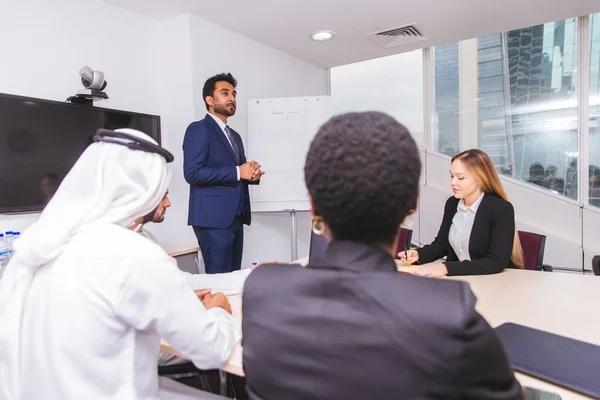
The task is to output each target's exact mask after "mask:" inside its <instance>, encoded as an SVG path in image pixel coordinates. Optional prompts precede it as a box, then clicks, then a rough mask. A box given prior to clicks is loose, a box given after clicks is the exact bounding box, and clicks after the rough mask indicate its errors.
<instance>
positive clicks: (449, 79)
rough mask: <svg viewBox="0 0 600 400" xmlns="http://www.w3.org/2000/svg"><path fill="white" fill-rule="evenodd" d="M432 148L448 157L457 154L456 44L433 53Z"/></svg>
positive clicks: (458, 112)
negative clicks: (433, 114) (433, 113)
mask: <svg viewBox="0 0 600 400" xmlns="http://www.w3.org/2000/svg"><path fill="white" fill-rule="evenodd" d="M433 60H434V61H433V68H434V70H433V74H434V75H433V76H434V88H435V89H434V104H435V117H434V148H435V149H436V151H439V152H440V153H443V154H446V155H448V156H450V157H452V156H453V155H455V154H457V153H460V148H461V146H460V120H459V116H460V105H459V102H458V92H459V87H458V43H449V44H444V45H441V46H437V47H435V48H434V49H433Z"/></svg>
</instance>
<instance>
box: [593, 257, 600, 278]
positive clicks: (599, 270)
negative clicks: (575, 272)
mask: <svg viewBox="0 0 600 400" xmlns="http://www.w3.org/2000/svg"><path fill="white" fill-rule="evenodd" d="M592 271H594V275H596V276H600V256H594V258H592Z"/></svg>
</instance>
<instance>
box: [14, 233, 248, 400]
mask: <svg viewBox="0 0 600 400" xmlns="http://www.w3.org/2000/svg"><path fill="white" fill-rule="evenodd" d="M92 228H93V227H90V228H86V229H85V230H83V231H80V232H78V233H77V234H76V235H75V236H74V237H72V238H71V239H70V240H69V242H68V244H67V246H66V247H65V248H64V250H63V252H62V253H61V254H60V255H59V256H58V257H57V258H56V259H54V260H53V261H51V262H50V263H49V264H47V265H46V266H44V267H43V268H40V269H39V270H38V271H37V273H36V275H35V277H34V279H33V281H32V283H31V287H30V291H29V294H28V296H27V300H26V304H25V308H24V313H23V322H22V330H21V344H22V346H21V365H20V367H21V370H22V371H25V374H26V376H28V377H29V378H30V379H31V380H29V379H28V380H26V381H24V382H23V383H22V389H21V390H22V392H21V393H22V396H21V398H22V399H23V400H30V399H31V400H33V399H47V400H54V399H56V400H58V399H61V400H62V399H86V400H95V399H119V400H120V399H127V400H130V399H131V400H133V399H144V400H155V399H157V398H158V396H159V380H158V377H157V373H156V365H157V361H158V355H159V344H160V339H161V338H162V339H165V340H166V341H168V342H169V343H170V344H171V345H172V346H173V347H174V348H176V349H177V350H178V351H180V352H181V353H182V354H184V355H186V356H187V357H188V358H189V359H190V360H191V361H193V362H194V364H195V365H196V366H197V367H199V368H201V369H216V368H218V367H220V366H221V365H222V364H223V363H224V362H225V361H226V360H227V359H228V357H229V355H230V354H231V351H232V349H233V347H234V346H235V345H236V343H237V342H238V341H239V340H240V338H241V326H240V323H239V322H238V321H236V320H235V319H234V318H233V317H232V316H231V315H229V314H228V313H227V312H225V311H224V310H223V309H221V308H212V309H210V310H207V309H206V308H205V307H204V306H203V305H202V303H201V302H200V301H199V300H198V298H197V297H196V296H195V295H194V293H193V291H191V290H190V286H189V283H188V281H187V280H186V278H185V275H184V274H183V273H180V272H179V269H178V268H177V265H176V262H175V259H173V258H172V257H169V256H168V255H167V254H166V253H165V251H164V250H163V249H162V248H161V247H160V246H158V245H156V244H154V243H152V242H151V241H150V240H147V239H146V238H144V237H143V236H142V235H139V234H138V233H136V232H133V231H130V230H128V229H125V228H121V227H119V226H116V225H108V224H103V225H100V226H97V227H95V228H94V229H92ZM99 243H102V246H99V245H98V244H99ZM207 284H210V285H211V286H213V288H214V286H216V281H213V282H210V283H207ZM202 286H203V285H202ZM165 397H166V396H165Z"/></svg>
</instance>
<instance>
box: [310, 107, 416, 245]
mask: <svg viewBox="0 0 600 400" xmlns="http://www.w3.org/2000/svg"><path fill="white" fill-rule="evenodd" d="M420 174H421V160H420V158H419V152H418V149H417V145H416V143H415V141H414V139H413V138H412V136H411V134H410V132H409V131H408V129H406V128H405V127H404V126H403V125H402V124H400V123H399V122H398V121H396V120H395V119H394V118H392V117H390V116H389V115H387V114H384V113H381V112H361V113H348V114H342V115H339V116H335V117H333V118H332V119H330V120H329V121H328V122H326V123H325V124H324V125H323V126H321V128H320V129H319V132H318V133H317V135H316V136H315V138H314V139H313V141H312V143H311V144H310V148H309V150H308V154H307V156H306V164H305V165H304V179H305V182H306V187H307V188H308V192H309V193H310V195H311V197H312V200H313V203H314V210H313V212H314V213H315V215H318V216H320V217H322V218H323V220H324V221H325V224H326V225H327V227H328V229H329V230H330V231H331V234H332V236H333V238H334V239H335V240H351V241H356V242H363V243H369V244H384V245H391V244H392V243H393V242H394V239H395V237H396V233H397V231H398V227H399V226H400V224H401V223H402V221H403V220H404V218H406V216H407V215H408V214H409V212H410V210H411V209H414V208H416V204H417V198H418V195H419V177H420Z"/></svg>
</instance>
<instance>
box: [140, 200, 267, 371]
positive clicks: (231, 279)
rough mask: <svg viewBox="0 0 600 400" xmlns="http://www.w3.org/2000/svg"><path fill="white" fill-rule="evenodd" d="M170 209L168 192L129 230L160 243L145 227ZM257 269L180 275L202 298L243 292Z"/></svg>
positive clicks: (165, 359)
mask: <svg viewBox="0 0 600 400" xmlns="http://www.w3.org/2000/svg"><path fill="white" fill-rule="evenodd" d="M169 207H171V200H169V191H168V190H167V193H165V196H164V197H163V198H162V200H161V201H160V203H159V204H158V206H157V207H156V208H155V209H154V210H152V211H150V212H149V213H148V214H146V215H145V216H143V217H139V218H138V219H136V220H135V221H134V222H133V224H132V225H131V226H130V227H129V229H131V230H133V231H135V232H138V233H140V234H141V235H142V236H144V237H146V238H147V239H149V240H151V241H152V242H154V243H158V241H157V239H156V238H155V237H154V235H153V234H152V233H151V232H150V231H149V230H147V229H144V226H145V225H146V224H147V223H149V222H153V223H157V224H160V223H162V222H163V221H164V220H165V215H166V213H167V208H169ZM270 262H274V261H270ZM256 267H257V266H252V267H250V268H248V269H243V270H241V271H233V272H230V273H226V274H190V273H189V272H185V271H180V273H181V274H183V276H184V277H185V278H186V279H187V281H188V284H189V285H190V288H191V289H193V290H196V291H198V292H197V293H196V294H197V295H199V297H200V298H202V297H201V296H202V295H204V294H205V293H206V291H207V289H208V291H219V292H230V293H231V292H232V293H239V292H241V291H242V289H243V288H244V282H245V281H246V278H247V277H248V275H249V274H250V272H251V271H252V270H254V269H255V268H256ZM184 362H188V360H187V359H183V358H181V357H177V356H175V355H173V354H171V353H167V352H162V353H161V354H160V358H159V360H158V365H160V366H163V365H173V364H181V363H184ZM184 375H185V374H184ZM182 376H183V375H182Z"/></svg>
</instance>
